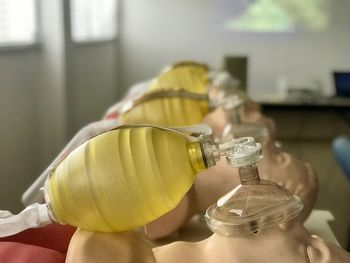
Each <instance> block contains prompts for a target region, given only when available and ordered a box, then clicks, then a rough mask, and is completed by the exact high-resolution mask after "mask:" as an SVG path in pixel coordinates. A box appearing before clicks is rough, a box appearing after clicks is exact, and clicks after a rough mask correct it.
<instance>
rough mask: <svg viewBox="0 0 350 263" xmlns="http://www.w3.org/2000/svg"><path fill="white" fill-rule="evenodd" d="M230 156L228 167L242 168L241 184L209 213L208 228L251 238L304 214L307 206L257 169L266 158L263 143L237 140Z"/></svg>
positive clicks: (224, 233) (220, 200) (228, 234)
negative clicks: (262, 175)
mask: <svg viewBox="0 0 350 263" xmlns="http://www.w3.org/2000/svg"><path fill="white" fill-rule="evenodd" d="M224 145H225V144H223V146H224ZM226 152H227V154H226V158H227V160H228V163H229V164H230V165H231V166H234V167H239V169H238V173H239V176H240V180H241V184H240V185H239V186H237V187H236V188H234V189H233V190H232V191H230V192H229V193H227V194H226V195H224V196H223V197H221V198H220V199H219V200H218V201H217V202H216V204H214V205H212V206H210V207H209V208H208V209H207V212H206V220H207V224H208V226H209V228H210V229H211V230H212V231H213V232H215V233H218V234H221V235H224V236H232V237H238V236H244V235H249V234H252V233H256V232H259V231H260V230H262V229H265V228H268V227H270V226H272V225H275V224H280V223H283V222H287V221H290V220H292V219H294V218H295V217H297V216H298V215H299V214H300V212H301V211H302V209H303V202H302V201H301V199H300V198H299V197H297V196H293V195H291V194H290V193H289V192H288V191H287V190H286V189H285V188H283V187H281V186H279V185H277V184H276V183H273V182H271V181H266V180H261V179H260V177H259V173H258V169H257V167H256V165H255V163H256V162H257V161H258V160H259V159H261V158H262V157H261V145H260V144H259V143H255V141H254V140H253V138H249V137H248V138H242V139H237V140H235V141H234V149H233V151H231V152H230V151H226Z"/></svg>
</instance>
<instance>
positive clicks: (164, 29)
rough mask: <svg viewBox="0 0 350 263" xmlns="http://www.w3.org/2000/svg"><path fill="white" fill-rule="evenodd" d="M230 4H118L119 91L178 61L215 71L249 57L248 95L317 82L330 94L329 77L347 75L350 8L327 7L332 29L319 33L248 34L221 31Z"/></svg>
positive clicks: (196, 0) (153, 0)
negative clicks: (226, 61) (281, 81)
mask: <svg viewBox="0 0 350 263" xmlns="http://www.w3.org/2000/svg"><path fill="white" fill-rule="evenodd" d="M232 3H233V2H232V1H231V0H218V1H214V0H191V1H188V0H177V1H164V0H148V1H143V0H127V1H124V2H123V25H122V47H121V48H122V52H121V54H122V63H121V65H122V72H123V76H122V78H123V87H124V88H127V87H129V86H130V85H131V84H133V83H135V82H138V81H141V80H144V79H147V78H149V77H151V76H154V75H155V74H156V73H157V72H158V71H159V70H160V69H161V68H162V67H163V66H164V65H166V64H168V63H172V62H174V61H177V60H181V59H195V60H199V61H204V62H207V63H209V64H210V65H212V66H219V65H220V63H221V60H222V58H223V56H224V55H248V56H249V79H248V85H249V88H250V90H249V92H250V94H253V95H256V94H259V95H263V94H272V93H274V92H275V88H276V79H277V78H278V77H279V76H285V77H287V79H288V80H289V81H290V82H291V83H295V84H299V83H300V84H303V83H308V82H310V81H312V80H314V79H317V80H319V81H321V83H322V85H323V90H324V93H326V94H330V93H332V92H333V90H332V88H333V85H332V82H331V71H332V70H333V69H350V62H349V61H350V52H349V46H350V34H348V28H349V24H350V18H347V17H348V15H347V13H346V10H349V9H350V2H349V1H346V0H339V1H337V3H336V4H335V3H334V6H333V7H332V17H331V23H332V27H333V29H332V30H330V31H327V32H322V33H298V34H276V33H275V34H272V33H270V34H267V33H265V34H253V33H250V34H249V33H233V32H228V31H225V29H224V22H225V21H226V20H227V19H228V18H229V17H230V16H231V14H232V12H231V11H230V10H232V6H233V5H232Z"/></svg>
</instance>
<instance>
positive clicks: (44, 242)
mask: <svg viewBox="0 0 350 263" xmlns="http://www.w3.org/2000/svg"><path fill="white" fill-rule="evenodd" d="M74 232H75V228H74V227H71V226H66V225H59V224H51V225H47V226H45V227H41V228H36V229H28V230H26V231H24V232H22V233H18V234H16V235H13V236H10V237H5V238H0V262H6V263H7V262H11V263H12V262H49V263H51V262H52V263H56V262H64V259H65V254H66V252H67V250H68V245H69V241H70V239H71V238H72V236H73V234H74Z"/></svg>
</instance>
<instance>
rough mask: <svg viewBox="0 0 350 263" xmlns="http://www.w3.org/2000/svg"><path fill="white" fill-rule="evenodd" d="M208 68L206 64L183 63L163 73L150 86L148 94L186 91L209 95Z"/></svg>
mask: <svg viewBox="0 0 350 263" xmlns="http://www.w3.org/2000/svg"><path fill="white" fill-rule="evenodd" d="M208 83H209V79H208V68H207V67H206V65H204V64H200V63H195V62H182V63H177V64H175V65H173V66H172V67H170V68H168V69H166V70H165V71H164V72H162V73H161V74H160V75H159V76H158V77H157V78H156V79H155V80H154V81H153V82H152V83H151V84H150V86H149V88H148V92H155V91H163V90H164V89H165V90H169V89H171V90H186V91H188V92H192V93H200V94H205V93H207V85H208Z"/></svg>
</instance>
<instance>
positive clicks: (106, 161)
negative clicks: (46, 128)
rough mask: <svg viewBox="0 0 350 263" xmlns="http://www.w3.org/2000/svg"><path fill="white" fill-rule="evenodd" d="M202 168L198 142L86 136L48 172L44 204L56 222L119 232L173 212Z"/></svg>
mask: <svg viewBox="0 0 350 263" xmlns="http://www.w3.org/2000/svg"><path fill="white" fill-rule="evenodd" d="M203 169H205V164H204V159H203V156H202V152H201V146H200V140H198V138H195V137H190V136H188V135H187V136H186V135H185V134H182V133H179V132H175V131H173V130H169V129H163V128H157V127H152V126H147V127H145V126H134V127H130V126H124V127H123V126H121V127H120V128H117V129H115V130H111V131H107V132H104V133H102V134H100V135H97V136H96V137H93V138H91V139H90V140H88V141H87V142H85V143H84V144H82V145H80V146H79V147H78V148H76V149H75V150H74V151H72V152H71V153H70V154H69V155H68V156H67V157H66V158H65V159H64V160H63V161H62V162H61V163H59V164H58V165H57V166H56V167H55V168H53V170H52V172H51V175H50V176H49V178H48V179H47V181H46V185H45V195H46V198H47V200H46V201H47V202H48V205H49V207H50V208H51V211H52V214H53V216H54V218H55V219H56V220H57V221H59V222H61V223H65V224H69V225H73V226H77V227H80V228H83V229H86V230H91V231H102V232H116V231H124V230H128V229H132V228H136V227H139V226H142V225H144V224H146V223H148V222H150V221H153V220H155V219H156V218H158V217H160V216H161V215H163V214H165V213H166V212H168V211H170V210H171V209H173V208H174V207H175V206H176V205H177V204H178V203H179V202H180V200H181V199H182V197H183V196H184V195H185V193H186V192H187V191H188V190H189V188H190V187H191V185H192V184H193V181H194V179H195V176H196V174H197V173H198V172H200V171H202V170H203Z"/></svg>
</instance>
